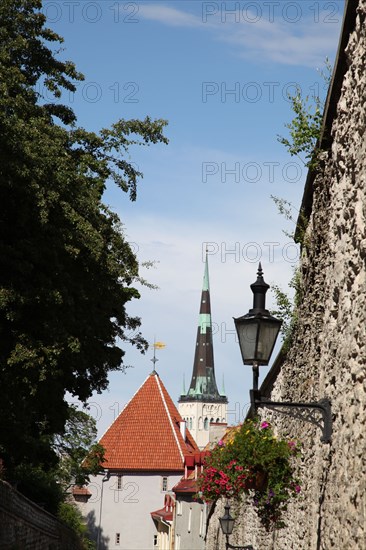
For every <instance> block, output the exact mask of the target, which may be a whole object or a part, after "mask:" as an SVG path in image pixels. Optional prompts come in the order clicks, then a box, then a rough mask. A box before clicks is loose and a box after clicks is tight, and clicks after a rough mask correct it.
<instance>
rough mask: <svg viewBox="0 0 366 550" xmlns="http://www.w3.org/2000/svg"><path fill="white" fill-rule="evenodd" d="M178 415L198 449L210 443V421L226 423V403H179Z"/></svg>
mask: <svg viewBox="0 0 366 550" xmlns="http://www.w3.org/2000/svg"><path fill="white" fill-rule="evenodd" d="M178 409H179V414H180V415H181V416H182V418H183V419H184V420H185V421H186V423H187V428H188V429H189V431H190V432H191V434H192V437H193V439H194V440H195V442H196V443H197V445H198V447H199V448H200V449H203V448H204V447H206V445H207V444H208V443H209V441H210V421H211V420H212V419H213V422H220V423H227V404H226V403H205V402H201V401H192V402H188V403H186V402H184V401H183V402H181V403H179V407H178Z"/></svg>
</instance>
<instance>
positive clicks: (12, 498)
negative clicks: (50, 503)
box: [0, 481, 81, 550]
mask: <svg viewBox="0 0 366 550" xmlns="http://www.w3.org/2000/svg"><path fill="white" fill-rule="evenodd" d="M0 548H1V550H25V549H26V548H29V549H31V550H80V549H81V546H80V543H79V542H78V539H77V538H76V536H75V535H74V533H73V532H72V531H71V530H70V529H68V528H67V527H66V526H64V525H63V524H62V523H60V522H59V521H57V519H56V518H55V517H54V516H52V515H51V514H48V513H47V512H45V510H43V509H42V508H40V507H39V506H37V505H36V504H34V503H33V502H31V501H30V500H28V499H27V498H26V497H25V496H23V495H22V494H21V493H19V492H18V491H16V490H15V489H13V488H12V487H11V486H10V485H9V484H8V483H5V482H3V481H0Z"/></svg>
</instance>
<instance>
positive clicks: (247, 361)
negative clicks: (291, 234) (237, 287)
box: [220, 263, 332, 548]
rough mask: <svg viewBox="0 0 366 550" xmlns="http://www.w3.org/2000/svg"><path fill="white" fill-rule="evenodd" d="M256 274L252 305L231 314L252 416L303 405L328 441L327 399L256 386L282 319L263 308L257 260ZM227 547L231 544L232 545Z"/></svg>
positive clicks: (329, 417) (263, 287) (262, 285)
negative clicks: (276, 394) (278, 395)
mask: <svg viewBox="0 0 366 550" xmlns="http://www.w3.org/2000/svg"><path fill="white" fill-rule="evenodd" d="M257 275H258V276H257V280H256V282H255V283H253V284H252V285H250V288H251V289H252V292H253V295H254V296H253V308H252V309H250V310H249V312H248V313H247V314H246V315H243V316H242V317H238V318H237V319H235V317H234V322H235V327H236V331H237V333H238V337H239V345H240V351H241V355H242V357H243V363H244V365H252V369H253V389H252V390H250V402H251V412H252V416H255V415H256V411H257V408H258V407H266V408H268V409H303V410H304V411H305V415H304V416H303V420H304V421H306V422H312V423H315V422H314V420H313V419H312V417H309V415H307V416H306V411H307V410H309V409H310V410H315V411H318V412H320V413H321V415H322V419H323V427H322V428H323V435H322V437H321V441H322V442H323V443H329V442H330V441H331V436H332V408H331V402H330V400H329V399H327V398H326V397H325V398H323V399H320V400H319V401H317V402H315V403H295V402H291V401H290V402H289V401H285V402H283V401H271V400H270V399H268V398H266V397H264V396H262V395H261V391H260V390H259V389H258V379H259V366H260V365H268V363H269V360H270V358H271V355H272V351H273V348H274V346H275V343H276V340H277V336H278V333H279V331H280V328H281V324H282V321H280V320H279V319H276V318H275V317H273V316H272V315H271V314H270V313H269V311H268V310H267V309H266V292H267V290H268V289H269V285H267V283H265V281H264V279H263V271H262V266H261V264H260V263H259V266H258V273H257ZM297 416H299V414H298V415H297ZM225 509H226V508H225ZM222 519H224V518H222ZM220 521H221V519H220ZM227 547H228V548H233V547H232V546H227Z"/></svg>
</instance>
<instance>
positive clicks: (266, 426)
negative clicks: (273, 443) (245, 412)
mask: <svg viewBox="0 0 366 550" xmlns="http://www.w3.org/2000/svg"><path fill="white" fill-rule="evenodd" d="M266 428H269V424H268V422H266V421H264V422H262V423H261V430H265V429H266Z"/></svg>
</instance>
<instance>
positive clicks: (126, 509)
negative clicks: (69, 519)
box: [84, 472, 182, 550]
mask: <svg viewBox="0 0 366 550" xmlns="http://www.w3.org/2000/svg"><path fill="white" fill-rule="evenodd" d="M162 476H165V477H168V492H169V491H170V490H171V489H172V487H173V486H174V485H175V484H176V483H178V481H179V480H180V479H181V477H182V472H181V473H179V474H171V473H164V472H162V473H160V472H159V473H155V474H153V473H151V474H148V473H146V474H140V473H135V474H134V473H131V474H123V475H122V489H121V490H117V475H116V474H112V475H111V477H110V479H109V480H108V481H106V482H104V483H102V478H103V476H101V475H99V476H96V477H92V478H91V482H90V484H89V485H88V489H89V491H90V492H91V493H92V496H91V498H90V499H89V502H88V504H87V505H86V507H85V508H84V513H85V512H86V515H87V518H88V519H89V521H90V520H91V519H92V520H93V523H94V531H95V537H94V538H95V540H96V537H97V530H98V526H99V517H100V508H101V504H102V519H101V527H102V529H101V541H102V544H101V545H100V550H150V549H151V550H152V549H153V548H154V535H157V534H158V532H157V529H156V527H155V523H154V521H153V519H152V518H151V515H150V513H151V512H153V511H155V510H159V509H161V508H163V506H164V496H165V494H166V493H165V492H163V491H162ZM102 485H103V497H102ZM101 497H102V498H101ZM116 533H120V544H119V545H116V544H115V538H116Z"/></svg>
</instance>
